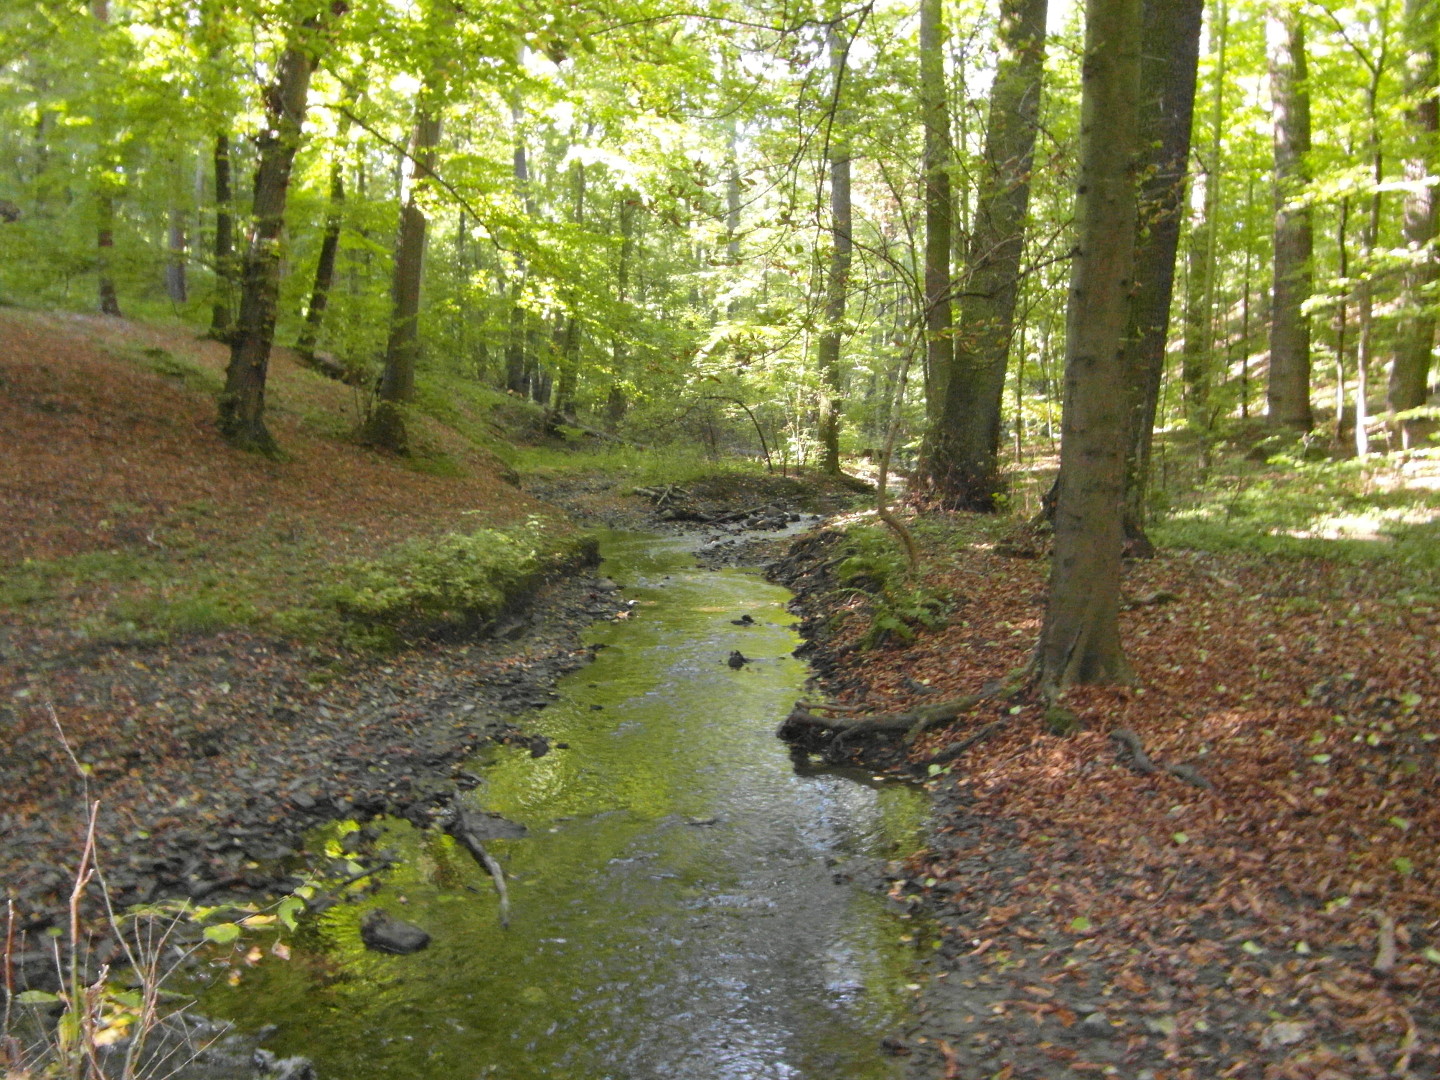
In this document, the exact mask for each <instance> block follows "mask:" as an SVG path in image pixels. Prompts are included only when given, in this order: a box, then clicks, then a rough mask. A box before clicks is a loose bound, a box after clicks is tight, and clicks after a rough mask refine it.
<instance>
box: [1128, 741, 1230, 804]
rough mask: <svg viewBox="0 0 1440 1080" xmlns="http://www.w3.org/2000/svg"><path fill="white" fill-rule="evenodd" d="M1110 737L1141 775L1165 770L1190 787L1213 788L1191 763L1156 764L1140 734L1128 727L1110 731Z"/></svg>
mask: <svg viewBox="0 0 1440 1080" xmlns="http://www.w3.org/2000/svg"><path fill="white" fill-rule="evenodd" d="M1110 739H1111V741H1112V742H1114V743H1116V744H1117V748H1118V751H1119V753H1120V757H1121V759H1122V760H1123V761H1124V762H1125V764H1127V765H1128V766H1130V768H1131V769H1133V770H1134V771H1135V772H1137V773H1139V774H1140V775H1141V776H1152V775H1154V774H1155V773H1159V772H1165V773H1169V774H1170V775H1171V776H1173V777H1175V779H1177V780H1181V781H1183V782H1184V783H1187V784H1189V785H1190V786H1191V787H1198V788H1204V789H1205V790H1206V791H1214V790H1215V785H1214V784H1212V783H1211V782H1210V780H1209V778H1208V777H1206V776H1205V775H1204V774H1203V773H1201V772H1200V770H1199V769H1197V768H1195V767H1194V766H1193V765H1163V764H1156V762H1155V761H1153V760H1152V759H1151V757H1150V755H1149V754H1147V753H1145V746H1144V744H1143V743H1141V741H1140V736H1139V735H1136V734H1135V732H1133V731H1131V730H1130V729H1129V728H1116V729H1115V730H1114V731H1112V732H1110Z"/></svg>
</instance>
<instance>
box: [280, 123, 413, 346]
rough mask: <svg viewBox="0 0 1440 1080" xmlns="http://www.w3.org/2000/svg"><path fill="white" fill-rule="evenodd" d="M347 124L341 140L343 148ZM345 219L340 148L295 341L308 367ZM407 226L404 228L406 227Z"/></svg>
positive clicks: (326, 304)
mask: <svg viewBox="0 0 1440 1080" xmlns="http://www.w3.org/2000/svg"><path fill="white" fill-rule="evenodd" d="M347 126H348V125H347V124H345V123H344V122H343V121H342V123H341V129H340V139H341V143H342V145H343V142H344V136H345V129H346V127H347ZM344 217H345V159H344V156H343V154H342V153H341V151H340V149H339V148H337V149H336V151H335V156H334V157H333V158H332V159H331V161H330V201H329V204H328V205H327V206H326V207H325V232H324V234H323V235H322V236H321V238H320V258H319V259H318V260H316V263H315V284H314V285H313V286H312V287H311V289H310V303H309V305H308V306H307V307H306V308H305V322H304V323H303V324H301V327H300V336H299V337H298V338H297V339H296V341H295V351H296V352H297V353H299V354H300V359H301V360H303V361H304V362H305V363H307V364H313V363H314V362H315V345H316V343H317V342H318V341H319V340H320V327H321V325H322V324H323V323H324V322H325V309H326V308H327V307H329V305H330V290H331V289H333V288H334V287H335V261H336V257H337V256H338V254H339V252H340V226H341V225H342V224H343V222H344ZM402 227H403V226H402Z"/></svg>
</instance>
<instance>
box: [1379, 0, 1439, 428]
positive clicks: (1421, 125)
mask: <svg viewBox="0 0 1440 1080" xmlns="http://www.w3.org/2000/svg"><path fill="white" fill-rule="evenodd" d="M1404 34H1405V57H1406V60H1405V92H1406V98H1407V99H1408V102H1409V105H1408V109H1407V112H1406V127H1407V129H1408V134H1409V147H1408V150H1407V154H1406V158H1405V179H1406V181H1408V182H1409V184H1410V186H1409V187H1408V188H1407V189H1406V194H1405V218H1404V230H1405V246H1406V247H1407V248H1408V249H1409V252H1410V259H1411V262H1410V263H1409V265H1408V266H1407V267H1406V271H1405V284H1404V290H1403V294H1402V299H1403V302H1404V306H1403V310H1402V316H1401V324H1400V332H1399V335H1398V340H1397V343H1396V348H1395V361H1394V364H1393V366H1392V367H1391V369H1390V386H1389V394H1388V397H1389V406H1390V408H1391V410H1393V411H1394V412H1404V411H1406V410H1408V409H1418V408H1419V407H1420V406H1422V405H1424V404H1425V402H1426V400H1427V398H1428V396H1429V380H1430V368H1431V365H1432V364H1433V362H1434V357H1435V314H1434V311H1435V309H1434V304H1433V298H1431V297H1429V296H1427V290H1429V289H1430V288H1431V287H1432V286H1433V285H1434V283H1435V281H1436V280H1437V279H1440V261H1437V259H1436V253H1435V236H1436V233H1437V231H1440V230H1437V226H1440V192H1437V189H1436V187H1435V186H1434V185H1433V184H1427V183H1425V182H1424V181H1425V178H1426V177H1427V176H1434V175H1435V173H1436V172H1437V171H1440V63H1437V46H1436V37H1437V34H1440V7H1437V6H1436V4H1435V2H1434V0H1406V2H1405V31H1404ZM1424 430H1425V428H1424V425H1423V424H1422V423H1421V422H1419V421H1405V422H1404V424H1403V428H1402V433H1403V435H1404V438H1405V442H1406V445H1407V446H1408V445H1410V444H1411V442H1412V441H1414V440H1415V439H1417V438H1418V437H1419V436H1420V435H1421V434H1422V433H1423V431H1424Z"/></svg>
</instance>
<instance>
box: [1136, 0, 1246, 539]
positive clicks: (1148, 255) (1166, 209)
mask: <svg viewBox="0 0 1440 1080" xmlns="http://www.w3.org/2000/svg"><path fill="white" fill-rule="evenodd" d="M1142 7H1143V12H1142V18H1143V20H1144V23H1143V40H1144V41H1145V42H1146V44H1147V47H1146V49H1145V52H1144V55H1143V56H1142V57H1141V61H1140V80H1141V89H1140V118H1139V121H1138V123H1139V130H1140V136H1139V138H1140V152H1141V154H1142V155H1143V156H1142V158H1141V160H1140V164H1139V169H1140V175H1141V176H1142V177H1143V179H1142V181H1141V184H1140V209H1139V213H1138V215H1137V222H1136V223H1137V225H1138V227H1139V233H1138V235H1137V237H1136V240H1135V289H1134V293H1133V295H1132V296H1131V299H1130V321H1129V327H1128V329H1127V330H1126V333H1125V383H1126V389H1127V392H1128V393H1129V394H1131V395H1132V396H1131V398H1130V401H1131V405H1130V411H1129V418H1128V433H1127V438H1126V453H1125V532H1126V537H1127V540H1128V542H1129V544H1130V546H1131V549H1132V550H1135V551H1137V552H1141V553H1143V552H1146V551H1148V550H1149V549H1150V542H1149V540H1148V538H1146V536H1145V521H1146V512H1145V494H1146V489H1147V488H1148V486H1149V482H1150V453H1151V446H1152V442H1153V437H1154V432H1155V414H1156V410H1157V409H1158V407H1159V401H1160V383H1161V381H1162V379H1163V376H1164V373H1165V346H1166V343H1167V341H1168V340H1169V331H1170V300H1171V297H1172V295H1173V293H1174V286H1175V253H1176V250H1177V249H1178V247H1179V243H1180V219H1181V209H1182V205H1183V199H1184V195H1185V175H1186V165H1187V162H1188V161H1189V159H1190V124H1191V120H1192V118H1193V114H1194V108H1195V68H1196V62H1197V60H1198V58H1199V51H1200V19H1201V7H1202V0H1176V2H1167V0H1143V4H1142ZM1222 10H1223V9H1222Z"/></svg>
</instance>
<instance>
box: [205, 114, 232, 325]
mask: <svg viewBox="0 0 1440 1080" xmlns="http://www.w3.org/2000/svg"><path fill="white" fill-rule="evenodd" d="M213 161H214V168H215V302H214V304H213V306H212V307H211V309H210V336H211V337H213V338H215V339H216V340H217V341H224V340H225V339H226V338H227V337H228V336H229V334H230V327H231V324H232V323H233V321H234V318H235V285H236V282H235V218H234V215H233V213H232V208H231V205H230V200H231V198H232V197H233V196H232V194H231V191H230V135H229V133H228V132H225V131H222V132H220V133H219V134H218V135H216V136H215V152H214V155H213Z"/></svg>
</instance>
